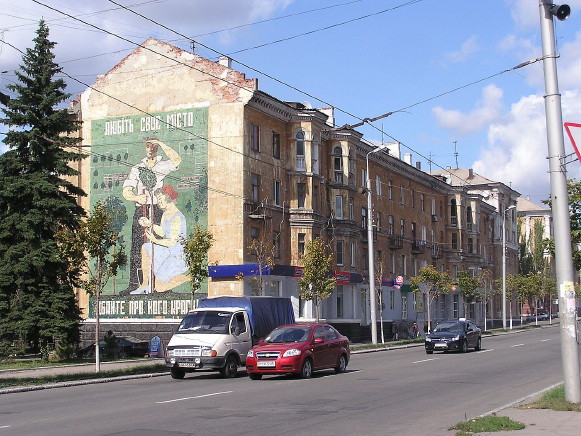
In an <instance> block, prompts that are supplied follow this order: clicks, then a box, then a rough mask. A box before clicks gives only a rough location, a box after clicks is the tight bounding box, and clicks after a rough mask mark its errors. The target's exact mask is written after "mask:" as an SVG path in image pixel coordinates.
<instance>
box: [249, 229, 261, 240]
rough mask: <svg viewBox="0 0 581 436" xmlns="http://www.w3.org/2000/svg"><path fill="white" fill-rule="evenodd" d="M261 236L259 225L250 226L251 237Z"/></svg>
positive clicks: (253, 238) (254, 238)
mask: <svg viewBox="0 0 581 436" xmlns="http://www.w3.org/2000/svg"><path fill="white" fill-rule="evenodd" d="M259 238H260V229H259V228H258V227H250V239H252V240H257V239H259Z"/></svg>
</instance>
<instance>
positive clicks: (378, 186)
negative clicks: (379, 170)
mask: <svg viewBox="0 0 581 436" xmlns="http://www.w3.org/2000/svg"><path fill="white" fill-rule="evenodd" d="M375 193H376V194H377V195H378V196H381V177H379V176H375Z"/></svg>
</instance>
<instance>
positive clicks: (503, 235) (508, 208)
mask: <svg viewBox="0 0 581 436" xmlns="http://www.w3.org/2000/svg"><path fill="white" fill-rule="evenodd" d="M515 207H516V206H515V205H514V204H513V205H512V206H509V207H507V208H506V209H504V213H503V214H502V328H503V329H505V330H506V213H507V212H508V211H509V210H511V209H514V208H515ZM511 307H512V306H511ZM511 325H512V309H511Z"/></svg>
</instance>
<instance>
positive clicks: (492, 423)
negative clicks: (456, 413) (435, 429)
mask: <svg viewBox="0 0 581 436" xmlns="http://www.w3.org/2000/svg"><path fill="white" fill-rule="evenodd" d="M524 428H525V425H524V424H523V423H522V422H518V421H513V420H512V419H510V418H509V417H508V416H496V415H490V416H484V417H482V418H474V419H470V420H468V421H463V422H459V423H458V424H456V425H455V426H454V427H452V428H450V430H460V431H461V432H464V434H466V433H468V434H470V433H483V432H495V431H506V430H522V429H524ZM462 434H463V433H456V435H457V436H461V435H462Z"/></svg>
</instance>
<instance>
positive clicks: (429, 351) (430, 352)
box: [426, 350, 434, 354]
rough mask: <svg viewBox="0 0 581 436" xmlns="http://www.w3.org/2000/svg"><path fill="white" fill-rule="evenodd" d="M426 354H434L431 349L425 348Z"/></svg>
mask: <svg viewBox="0 0 581 436" xmlns="http://www.w3.org/2000/svg"><path fill="white" fill-rule="evenodd" d="M426 354H434V352H433V351H432V350H426Z"/></svg>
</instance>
